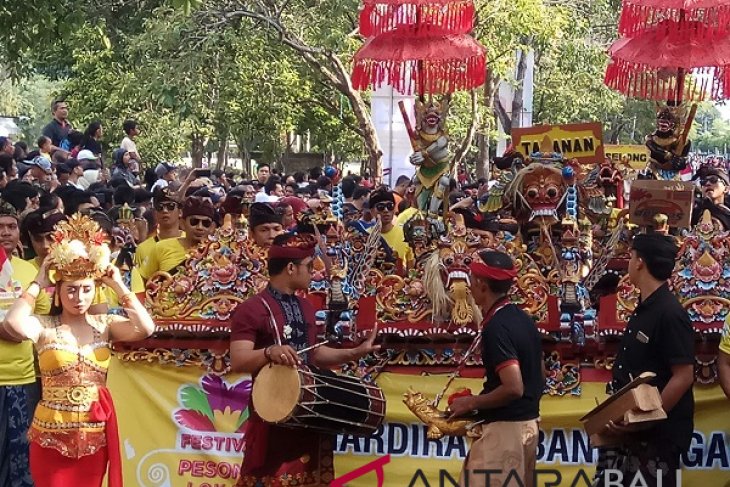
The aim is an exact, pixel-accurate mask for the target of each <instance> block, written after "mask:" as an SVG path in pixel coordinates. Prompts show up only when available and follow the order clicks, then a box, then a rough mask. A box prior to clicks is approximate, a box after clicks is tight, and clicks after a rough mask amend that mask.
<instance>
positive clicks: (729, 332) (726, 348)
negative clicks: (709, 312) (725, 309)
mask: <svg viewBox="0 0 730 487" xmlns="http://www.w3.org/2000/svg"><path fill="white" fill-rule="evenodd" d="M720 351H721V352H724V353H726V354H728V355H730V314H729V315H727V318H725V326H723V327H722V338H720Z"/></svg>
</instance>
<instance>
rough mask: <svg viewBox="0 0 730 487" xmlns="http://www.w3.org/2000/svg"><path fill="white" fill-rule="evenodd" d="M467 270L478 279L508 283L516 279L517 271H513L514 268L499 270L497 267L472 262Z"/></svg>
mask: <svg viewBox="0 0 730 487" xmlns="http://www.w3.org/2000/svg"><path fill="white" fill-rule="evenodd" d="M469 270H470V271H471V273H472V275H473V276H474V277H479V278H481V279H493V280H495V281H509V280H512V279H514V278H515V277H517V270H515V269H514V268H512V269H500V268H499V267H493V266H490V265H487V264H485V263H484V262H476V261H475V262H472V263H471V264H470V265H469Z"/></svg>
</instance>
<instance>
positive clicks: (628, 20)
mask: <svg viewBox="0 0 730 487" xmlns="http://www.w3.org/2000/svg"><path fill="white" fill-rule="evenodd" d="M664 21H674V22H675V24H674V26H673V30H672V31H669V32H667V35H668V36H681V37H683V38H686V37H694V36H697V37H708V36H713V35H718V34H723V33H725V32H727V31H728V28H729V27H730V26H729V25H728V24H729V23H730V0H624V2H623V7H622V9H621V18H620V20H619V26H618V31H619V34H621V35H623V36H632V35H634V34H637V33H640V32H642V31H643V30H644V29H647V28H651V27H655V26H656V25H658V24H660V23H662V22H664Z"/></svg>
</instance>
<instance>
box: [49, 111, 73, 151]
mask: <svg viewBox="0 0 730 487" xmlns="http://www.w3.org/2000/svg"><path fill="white" fill-rule="evenodd" d="M72 128H73V127H72V126H71V124H70V123H69V122H68V121H67V122H66V124H65V125H61V124H60V123H59V121H58V120H56V119H55V118H54V119H53V120H51V121H50V122H48V125H46V126H45V127H43V135H45V136H46V137H48V138H49V139H51V143H52V144H53V145H55V146H56V147H61V142H62V141H63V139H65V138H66V137H68V133H69V131H70V130H71V129H72Z"/></svg>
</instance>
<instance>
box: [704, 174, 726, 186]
mask: <svg viewBox="0 0 730 487" xmlns="http://www.w3.org/2000/svg"><path fill="white" fill-rule="evenodd" d="M719 181H721V179H720V178H719V177H717V176H707V177H706V178H702V179H700V185H702V186H705V185H706V184H717V183H718V182H719ZM722 182H723V183H724V182H725V181H724V180H722Z"/></svg>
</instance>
